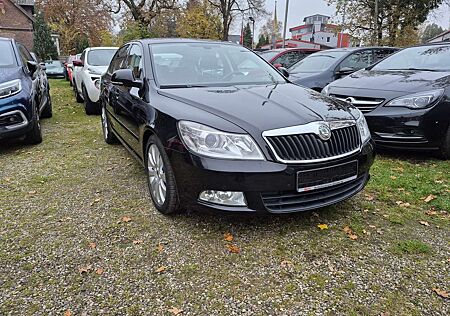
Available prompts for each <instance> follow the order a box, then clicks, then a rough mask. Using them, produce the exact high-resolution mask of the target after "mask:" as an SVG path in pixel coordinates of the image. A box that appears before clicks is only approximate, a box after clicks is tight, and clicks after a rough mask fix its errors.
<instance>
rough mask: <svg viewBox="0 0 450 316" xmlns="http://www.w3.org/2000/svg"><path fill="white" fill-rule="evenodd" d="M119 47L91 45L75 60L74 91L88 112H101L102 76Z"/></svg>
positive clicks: (78, 100) (89, 113)
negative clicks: (99, 101)
mask: <svg viewBox="0 0 450 316" xmlns="http://www.w3.org/2000/svg"><path fill="white" fill-rule="evenodd" d="M117 49H118V48H117V47H89V48H86V49H85V50H84V51H83V53H82V54H81V57H80V60H77V61H74V62H73V65H74V71H73V80H74V91H75V97H76V99H77V102H79V103H81V102H84V108H85V111H86V114H88V115H91V114H100V105H99V103H98V100H99V97H100V78H101V76H102V75H103V74H104V73H105V72H106V70H107V69H108V66H109V63H110V62H111V59H112V58H113V57H114V54H115V53H116V51H117Z"/></svg>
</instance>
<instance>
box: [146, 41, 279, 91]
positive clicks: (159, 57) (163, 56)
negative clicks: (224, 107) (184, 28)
mask: <svg viewBox="0 0 450 316" xmlns="http://www.w3.org/2000/svg"><path fill="white" fill-rule="evenodd" d="M151 52H152V55H153V61H154V67H155V77H156V81H157V82H158V84H159V85H160V86H161V88H170V87H192V86H202V87H208V86H229V85H245V84H273V83H285V82H286V80H285V79H284V78H283V77H282V76H281V75H280V73H279V72H278V71H276V70H275V69H273V68H272V67H271V66H269V65H268V64H267V63H266V62H265V61H264V60H262V59H261V58H259V57H258V56H257V55H256V54H255V53H253V52H251V51H249V50H248V49H246V48H243V47H241V46H234V45H229V44H216V43H174V44H154V45H151Z"/></svg>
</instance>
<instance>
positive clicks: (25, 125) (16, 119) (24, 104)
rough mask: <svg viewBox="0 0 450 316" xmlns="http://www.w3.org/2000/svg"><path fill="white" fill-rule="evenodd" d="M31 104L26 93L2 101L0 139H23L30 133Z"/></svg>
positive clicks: (0, 107) (0, 104)
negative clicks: (22, 137)
mask: <svg viewBox="0 0 450 316" xmlns="http://www.w3.org/2000/svg"><path fill="white" fill-rule="evenodd" d="M29 102H31V101H30V100H28V99H27V98H26V94H25V93H24V92H21V93H20V94H18V95H15V96H12V97H9V98H5V99H0V139H6V138H16V137H21V136H23V135H24V134H26V133H27V132H28V131H29V129H30V121H31V114H30V113H31V111H30V110H29V106H30V105H29ZM11 120H12V122H11Z"/></svg>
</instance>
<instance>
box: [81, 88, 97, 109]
mask: <svg viewBox="0 0 450 316" xmlns="http://www.w3.org/2000/svg"><path fill="white" fill-rule="evenodd" d="M81 89H82V91H83V99H84V111H85V112H86V114H87V115H95V114H100V112H101V111H100V109H99V106H98V103H95V102H92V101H91V99H89V95H88V93H87V90H86V88H85V87H84V86H83V87H82V88H81Z"/></svg>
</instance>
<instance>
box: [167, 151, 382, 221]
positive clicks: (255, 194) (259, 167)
mask: <svg viewBox="0 0 450 316" xmlns="http://www.w3.org/2000/svg"><path fill="white" fill-rule="evenodd" d="M169 157H170V159H171V164H172V167H173V169H174V173H175V178H176V181H177V186H178V193H179V198H180V204H181V206H182V207H187V208H191V209H199V210H201V209H209V210H211V209H213V210H220V211H234V212H265V213H291V212H300V211H307V210H311V209H317V208H321V207H325V206H329V205H331V204H335V203H338V202H340V201H343V200H346V199H348V198H350V197H352V196H353V195H355V194H356V193H358V192H359V191H361V190H362V189H363V188H364V186H365V184H366V183H367V181H368V179H369V169H370V167H371V165H372V164H373V161H374V150H373V143H372V142H369V143H366V144H365V145H364V146H363V148H362V150H361V152H359V153H357V154H353V155H351V156H348V157H345V158H342V159H337V160H334V161H327V162H323V163H313V164H309V165H297V164H289V165H288V164H281V163H277V162H271V161H253V162H252V161H226V160H219V159H210V158H204V157H198V156H195V155H192V154H190V153H188V152H184V153H181V152H179V151H174V150H170V151H169ZM355 160H356V161H358V166H359V167H358V173H357V179H354V180H352V181H349V182H345V183H341V184H336V185H333V186H331V187H326V188H322V189H317V190H313V191H309V192H298V191H297V172H299V171H307V170H312V169H318V168H324V167H332V166H335V165H340V164H343V163H346V162H351V161H355ZM206 190H217V191H235V192H244V195H245V199H246V201H247V206H246V207H230V206H223V205H217V204H212V203H207V202H203V201H200V200H199V199H198V197H199V195H200V193H201V192H202V191H206Z"/></svg>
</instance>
